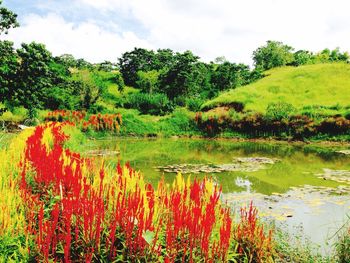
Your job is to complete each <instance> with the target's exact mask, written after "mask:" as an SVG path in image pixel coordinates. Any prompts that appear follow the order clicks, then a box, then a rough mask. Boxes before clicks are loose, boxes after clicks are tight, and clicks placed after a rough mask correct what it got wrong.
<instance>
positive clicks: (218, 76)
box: [211, 61, 251, 91]
mask: <svg viewBox="0 0 350 263" xmlns="http://www.w3.org/2000/svg"><path fill="white" fill-rule="evenodd" d="M250 74H251V72H250V70H249V66H247V65H244V64H235V63H230V62H228V61H225V62H224V63H222V64H219V65H218V67H217V68H216V70H215V71H214V73H213V75H212V78H211V82H212V85H213V88H214V89H216V90H219V91H221V90H226V89H232V88H236V87H239V86H243V85H246V84H248V83H249V82H250Z"/></svg>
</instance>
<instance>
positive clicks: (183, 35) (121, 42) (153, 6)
mask: <svg viewBox="0 0 350 263" xmlns="http://www.w3.org/2000/svg"><path fill="white" fill-rule="evenodd" d="M74 3H75V4H80V5H82V6H84V7H90V8H92V9H94V10H95V11H96V14H98V13H99V12H101V13H103V14H104V17H105V16H106V14H107V15H108V17H110V20H109V21H108V23H112V24H113V19H114V18H115V16H118V15H121V16H123V19H125V16H126V17H127V19H128V20H130V21H133V26H134V27H133V30H134V31H133V32H131V30H130V29H128V28H125V25H123V26H120V27H119V29H120V30H119V31H121V32H125V33H121V34H119V35H117V34H115V33H112V32H108V31H106V30H102V29H101V28H100V27H98V26H97V24H100V23H95V22H85V23H80V24H78V25H73V24H70V23H68V22H66V21H64V20H63V19H62V18H60V17H59V16H57V15H48V16H45V17H38V16H30V17H28V18H27V19H26V21H25V23H22V24H23V25H22V28H20V29H17V30H16V31H15V30H13V34H12V33H11V34H12V35H13V36H15V37H17V38H19V39H21V40H22V41H30V40H36V41H38V40H40V41H42V42H44V43H46V44H47V45H48V47H49V48H50V49H51V50H53V51H54V52H55V53H69V52H70V53H73V54H74V55H78V56H82V57H85V58H87V59H90V60H93V61H97V60H103V59H106V58H109V59H112V60H114V61H115V59H114V58H116V57H118V56H120V54H121V53H122V52H123V51H126V50H131V49H132V48H133V47H134V46H141V47H154V48H172V49H174V50H175V51H184V50H192V51H193V52H194V53H195V54H197V55H199V56H201V57H202V58H203V59H204V60H206V61H208V60H213V59H214V58H215V57H217V56H222V55H224V56H226V57H227V58H228V59H229V60H231V61H235V62H244V63H249V64H251V54H252V52H253V50H255V49H256V48H257V47H259V46H261V45H263V44H264V43H265V42H266V41H267V40H278V41H282V42H284V43H286V44H289V45H291V46H293V47H295V48H296V49H309V50H312V51H319V50H321V49H323V48H326V47H329V48H335V47H340V48H341V50H349V51H350V38H349V36H350V16H349V15H348V10H350V2H349V1H348V0H306V1H305V0H263V1H262V0H147V1H143V0H128V1H126V0H99V1H96V0H74ZM97 17H98V16H96V17H92V18H91V19H97ZM119 18H120V17H119ZM100 22H101V21H100ZM102 22H104V21H102ZM127 24H128V23H126V25H127ZM135 25H136V27H135ZM137 25H139V27H137ZM140 25H142V28H141V26H140ZM37 27H38V28H39V29H37ZM104 28H106V27H104ZM141 30H142V32H141ZM38 31H39V32H38ZM111 31H112V30H111ZM141 35H142V36H144V39H141V38H140V37H139V36H141ZM25 36H26V37H25Z"/></svg>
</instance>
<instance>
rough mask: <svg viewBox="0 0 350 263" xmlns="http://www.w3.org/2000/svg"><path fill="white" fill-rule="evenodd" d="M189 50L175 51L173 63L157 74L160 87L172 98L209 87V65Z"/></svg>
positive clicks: (197, 92) (189, 94) (191, 93)
mask: <svg viewBox="0 0 350 263" xmlns="http://www.w3.org/2000/svg"><path fill="white" fill-rule="evenodd" d="M198 59H199V57H197V56H195V55H193V54H192V52H190V51H186V52H184V53H182V54H181V53H177V54H176V56H175V62H174V64H173V65H172V66H171V67H169V68H168V69H167V70H166V71H164V72H162V73H161V74H160V76H159V79H160V84H159V85H160V87H161V89H162V90H163V91H164V92H165V93H166V94H167V96H168V97H169V98H170V99H171V100H173V99H175V98H176V97H178V96H191V95H195V94H199V93H200V92H201V91H203V90H206V89H209V85H210V70H209V67H208V66H207V65H206V64H204V63H202V62H199V61H198Z"/></svg>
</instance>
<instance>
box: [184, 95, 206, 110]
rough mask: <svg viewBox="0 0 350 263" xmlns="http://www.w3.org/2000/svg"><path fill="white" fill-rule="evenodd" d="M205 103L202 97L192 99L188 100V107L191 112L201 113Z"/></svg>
mask: <svg viewBox="0 0 350 263" xmlns="http://www.w3.org/2000/svg"><path fill="white" fill-rule="evenodd" d="M203 103H204V100H203V99H202V98H200V97H190V98H187V99H186V107H187V108H188V109H189V110H190V111H199V110H200V109H201V106H202V104H203Z"/></svg>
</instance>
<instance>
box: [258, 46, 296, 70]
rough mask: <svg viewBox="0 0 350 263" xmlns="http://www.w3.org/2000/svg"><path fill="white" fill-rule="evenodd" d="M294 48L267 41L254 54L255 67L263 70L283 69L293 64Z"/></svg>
mask: <svg viewBox="0 0 350 263" xmlns="http://www.w3.org/2000/svg"><path fill="white" fill-rule="evenodd" d="M292 51H293V48H292V47H290V46H288V45H285V44H283V43H282V42H278V41H270V40H269V41H267V43H266V45H265V46H262V47H259V48H258V49H256V50H255V51H254V52H253V60H254V63H255V66H256V67H257V68H260V69H262V70H268V69H271V68H275V67H281V66H284V65H287V64H290V63H292V62H293V59H294V57H293V53H292Z"/></svg>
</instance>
